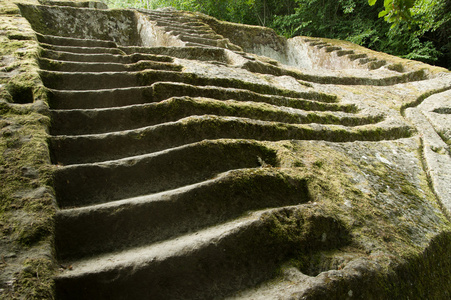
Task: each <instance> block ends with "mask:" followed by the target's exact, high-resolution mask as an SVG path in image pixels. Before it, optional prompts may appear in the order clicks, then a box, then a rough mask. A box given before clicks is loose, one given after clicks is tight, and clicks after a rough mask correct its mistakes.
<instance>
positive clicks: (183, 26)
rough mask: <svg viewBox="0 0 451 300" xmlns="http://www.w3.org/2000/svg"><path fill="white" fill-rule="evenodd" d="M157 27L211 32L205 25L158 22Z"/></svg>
mask: <svg viewBox="0 0 451 300" xmlns="http://www.w3.org/2000/svg"><path fill="white" fill-rule="evenodd" d="M156 22H157V26H160V27H165V28H166V27H168V28H179V29H189V30H211V27H210V26H208V25H207V24H205V23H201V22H197V23H194V24H193V23H191V24H190V23H179V22H174V21H171V20H156Z"/></svg>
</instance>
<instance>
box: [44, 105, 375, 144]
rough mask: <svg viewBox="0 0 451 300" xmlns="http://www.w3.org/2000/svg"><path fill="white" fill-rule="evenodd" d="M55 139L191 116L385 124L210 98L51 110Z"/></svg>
mask: <svg viewBox="0 0 451 300" xmlns="http://www.w3.org/2000/svg"><path fill="white" fill-rule="evenodd" d="M51 115H52V127H51V131H50V133H51V134H53V135H79V134H97V133H106V132H114V131H120V130H130V129H136V128H140V127H145V126H150V125H157V124H159V123H166V122H173V121H177V120H179V119H182V118H185V117H189V116H190V115H198V116H199V115H216V116H234V117H241V118H249V119H256V120H263V121H272V122H282V123H289V124H306V123H320V124H341V125H344V126H358V125H363V124H370V123H375V122H378V121H381V120H382V116H379V115H374V116H371V115H368V116H363V115H356V114H353V113H331V112H319V111H315V112H308V111H304V110H299V109H292V108H287V107H283V106H282V107H281V106H276V105H271V104H262V103H255V102H249V101H244V102H242V101H235V100H225V101H223V100H215V99H211V98H191V97H171V98H169V99H167V100H163V101H161V102H157V103H147V104H137V105H131V106H125V107H114V108H103V109H72V110H52V114H51Z"/></svg>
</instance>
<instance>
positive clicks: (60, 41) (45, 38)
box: [36, 33, 117, 48]
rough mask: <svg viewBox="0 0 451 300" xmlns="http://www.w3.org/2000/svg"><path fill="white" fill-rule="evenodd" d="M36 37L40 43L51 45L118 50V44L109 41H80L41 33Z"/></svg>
mask: <svg viewBox="0 0 451 300" xmlns="http://www.w3.org/2000/svg"><path fill="white" fill-rule="evenodd" d="M36 37H37V39H38V41H39V42H40V43H44V44H51V45H59V46H75V47H103V48H117V44H116V43H115V42H113V41H107V40H92V39H78V38H73V37H65V36H55V35H44V34H40V33H36Z"/></svg>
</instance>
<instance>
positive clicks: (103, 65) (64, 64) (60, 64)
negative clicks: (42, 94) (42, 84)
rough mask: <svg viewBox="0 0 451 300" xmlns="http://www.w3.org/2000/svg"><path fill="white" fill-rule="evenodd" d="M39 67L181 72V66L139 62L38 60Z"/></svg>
mask: <svg viewBox="0 0 451 300" xmlns="http://www.w3.org/2000/svg"><path fill="white" fill-rule="evenodd" d="M39 67H40V68H41V69H42V70H48V71H59V72H124V71H129V72H136V71H142V70H147V69H153V70H167V71H181V70H182V66H180V65H176V64H173V63H168V62H160V61H151V60H139V61H138V62H136V63H129V64H123V63H112V62H71V61H62V60H53V59H52V60H51V59H47V58H40V59H39Z"/></svg>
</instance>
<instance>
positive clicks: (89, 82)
mask: <svg viewBox="0 0 451 300" xmlns="http://www.w3.org/2000/svg"><path fill="white" fill-rule="evenodd" d="M40 74H41V78H42V81H43V82H44V85H45V86H46V87H48V88H50V89H56V90H101V89H114V88H125V87H137V86H148V85H151V84H153V83H156V82H166V81H169V82H176V83H186V84H191V85H198V86H215V87H224V88H236V89H246V90H249V91H252V92H256V93H260V94H267V95H276V96H285V97H293V98H303V97H306V96H308V95H314V97H317V98H315V100H318V101H324V102H329V103H330V102H337V101H338V99H337V96H334V95H328V94H324V93H315V92H313V93H309V92H299V91H294V90H288V89H280V88H276V87H274V86H270V85H266V84H263V83H253V82H247V81H242V80H238V79H233V78H221V77H216V78H215V77H203V76H200V75H198V74H196V73H180V72H174V71H164V70H146V71H140V72H102V73H96V72H55V71H41V72H40Z"/></svg>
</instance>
